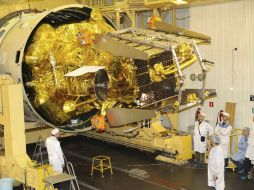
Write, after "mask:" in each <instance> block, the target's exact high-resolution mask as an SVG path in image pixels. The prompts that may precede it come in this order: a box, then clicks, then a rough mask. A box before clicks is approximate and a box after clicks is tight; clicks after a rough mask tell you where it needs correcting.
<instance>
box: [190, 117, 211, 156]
mask: <svg viewBox="0 0 254 190" xmlns="http://www.w3.org/2000/svg"><path fill="white" fill-rule="evenodd" d="M198 128H199V130H200V134H199V130H198ZM213 133H214V129H213V127H212V126H211V125H210V124H209V123H207V122H206V121H202V122H201V124H200V125H199V122H198V121H195V128H194V136H193V142H194V151H195V152H199V153H205V152H206V143H207V134H209V136H210V135H213ZM200 135H201V136H204V137H205V138H206V139H205V142H201V136H200Z"/></svg>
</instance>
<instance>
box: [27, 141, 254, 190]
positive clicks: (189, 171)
mask: <svg viewBox="0 0 254 190" xmlns="http://www.w3.org/2000/svg"><path fill="white" fill-rule="evenodd" d="M61 144H62V148H63V151H64V153H65V155H66V157H67V160H68V161H70V162H72V164H73V166H74V168H75V172H76V175H77V176H78V181H79V184H80V189H81V190H86V189H87V190H88V189H91V190H176V189H177V190H209V188H208V187H207V169H206V168H203V169H197V168H193V167H191V166H174V165H170V164H166V163H161V162H157V161H154V159H153V158H154V155H152V154H150V153H146V152H141V151H138V150H135V149H131V148H126V147H123V146H119V145H115V144H108V143H105V142H100V141H97V140H93V139H89V138H86V137H83V136H76V137H68V138H65V139H62V143H61ZM28 150H29V151H28V152H31V150H32V146H29V147H28ZM98 155H107V156H110V157H111V159H112V164H113V172H114V174H113V175H110V172H105V177H104V178H101V175H100V173H99V171H95V173H94V175H93V176H91V175H90V171H91V158H92V157H94V156H98ZM133 171H137V172H138V173H133ZM146 172H147V173H146ZM137 174H138V175H137ZM143 174H146V175H143ZM225 180H226V188H225V190H254V180H246V181H241V180H240V179H239V176H238V174H237V173H236V172H232V171H226V173H225ZM67 189H68V188H66V190H67Z"/></svg>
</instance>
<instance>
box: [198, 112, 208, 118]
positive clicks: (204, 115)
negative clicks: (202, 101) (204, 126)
mask: <svg viewBox="0 0 254 190" xmlns="http://www.w3.org/2000/svg"><path fill="white" fill-rule="evenodd" d="M198 115H202V116H203V117H206V114H205V113H204V112H200V113H199V114H198Z"/></svg>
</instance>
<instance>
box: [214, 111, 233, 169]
mask: <svg viewBox="0 0 254 190" xmlns="http://www.w3.org/2000/svg"><path fill="white" fill-rule="evenodd" d="M222 115H223V117H222V121H221V122H219V123H218V124H217V126H216V127H215V134H216V135H218V136H219V137H220V140H221V147H222V148H223V150H224V158H225V167H227V166H228V160H229V155H228V149H229V142H230V134H231V131H232V126H231V125H230V123H229V118H230V114H229V113H227V112H222Z"/></svg>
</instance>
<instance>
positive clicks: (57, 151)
mask: <svg viewBox="0 0 254 190" xmlns="http://www.w3.org/2000/svg"><path fill="white" fill-rule="evenodd" d="M59 137H60V131H59V129H57V128H55V129H53V130H52V131H51V136H50V137H48V138H47V139H46V142H45V145H46V148H47V151H48V158H49V164H50V165H52V166H53V167H54V170H55V172H57V173H63V167H64V157H63V151H62V148H61V146H60V142H59V141H58V138H59Z"/></svg>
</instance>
